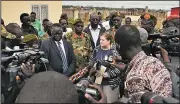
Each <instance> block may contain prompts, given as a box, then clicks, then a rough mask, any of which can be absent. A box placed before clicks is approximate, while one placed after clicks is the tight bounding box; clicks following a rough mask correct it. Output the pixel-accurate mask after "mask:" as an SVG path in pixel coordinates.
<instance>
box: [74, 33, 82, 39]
mask: <svg viewBox="0 0 180 104" xmlns="http://www.w3.org/2000/svg"><path fill="white" fill-rule="evenodd" d="M73 38H74V39H76V38H84V33H83V32H82V33H81V35H80V36H79V35H77V34H76V33H73Z"/></svg>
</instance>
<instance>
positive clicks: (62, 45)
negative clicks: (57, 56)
mask: <svg viewBox="0 0 180 104" xmlns="http://www.w3.org/2000/svg"><path fill="white" fill-rule="evenodd" d="M59 42H60V43H61V44H60V45H61V48H62V50H63V52H64V55H65V57H66V52H65V49H64V44H63V41H62V39H61V40H60V41H59ZM55 43H56V45H57V47H58V42H57V41H55Z"/></svg>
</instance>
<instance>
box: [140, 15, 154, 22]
mask: <svg viewBox="0 0 180 104" xmlns="http://www.w3.org/2000/svg"><path fill="white" fill-rule="evenodd" d="M140 18H141V19H146V20H153V21H155V22H157V18H156V17H155V16H153V15H150V14H149V13H145V14H143V15H141V16H140Z"/></svg>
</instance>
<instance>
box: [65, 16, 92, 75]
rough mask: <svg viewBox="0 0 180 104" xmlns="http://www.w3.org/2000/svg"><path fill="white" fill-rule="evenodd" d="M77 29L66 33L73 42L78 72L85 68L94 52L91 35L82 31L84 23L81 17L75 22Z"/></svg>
mask: <svg viewBox="0 0 180 104" xmlns="http://www.w3.org/2000/svg"><path fill="white" fill-rule="evenodd" d="M73 25H74V28H75V31H74V32H70V33H68V34H67V35H66V38H67V40H68V41H69V42H71V43H72V46H73V49H74V54H75V57H76V72H78V71H79V70H81V69H83V68H84V67H85V66H86V64H87V63H88V60H89V57H90V55H91V52H92V46H91V42H90V37H89V35H88V34H86V33H84V32H82V30H83V26H84V23H83V21H82V20H81V19H76V20H75V21H74V23H73Z"/></svg>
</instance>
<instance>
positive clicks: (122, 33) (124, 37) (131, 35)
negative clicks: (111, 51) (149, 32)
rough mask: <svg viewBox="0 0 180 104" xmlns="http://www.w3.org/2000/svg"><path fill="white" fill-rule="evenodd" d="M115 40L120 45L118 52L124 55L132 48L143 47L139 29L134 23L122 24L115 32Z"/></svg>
mask: <svg viewBox="0 0 180 104" xmlns="http://www.w3.org/2000/svg"><path fill="white" fill-rule="evenodd" d="M115 42H116V44H117V46H118V47H119V48H118V49H117V50H118V52H119V53H120V54H121V55H122V56H123V55H125V54H126V52H128V51H130V50H131V49H132V48H139V47H141V39H140V33H139V30H138V29H137V28H136V27H135V26H133V25H123V26H121V27H120V28H119V29H118V30H117V32H116V34H115Z"/></svg>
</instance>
